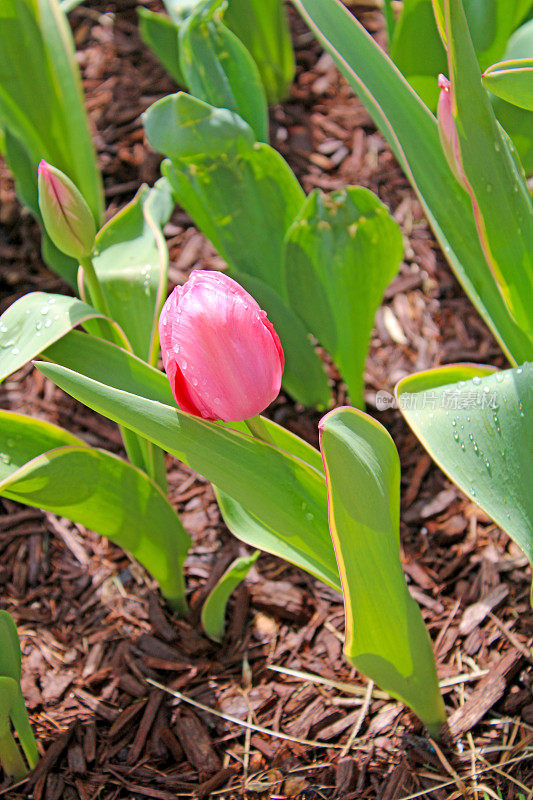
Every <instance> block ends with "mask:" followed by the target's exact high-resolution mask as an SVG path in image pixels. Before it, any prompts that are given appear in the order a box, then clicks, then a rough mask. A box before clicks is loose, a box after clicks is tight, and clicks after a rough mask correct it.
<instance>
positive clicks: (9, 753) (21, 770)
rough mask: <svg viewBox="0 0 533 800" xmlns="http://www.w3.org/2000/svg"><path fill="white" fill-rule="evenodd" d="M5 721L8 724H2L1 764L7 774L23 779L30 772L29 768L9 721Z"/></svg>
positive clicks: (0, 739) (0, 742) (0, 736)
mask: <svg viewBox="0 0 533 800" xmlns="http://www.w3.org/2000/svg"><path fill="white" fill-rule="evenodd" d="M4 722H5V723H6V724H5V726H4V724H2V726H1V727H2V728H3V731H2V733H1V734H0V764H2V767H3V769H4V772H5V773H6V775H9V776H10V777H12V778H14V779H15V780H16V781H21V780H22V779H23V778H25V777H26V775H27V774H28V768H27V766H26V764H25V763H24V759H23V758H22V755H21V752H20V750H19V748H18V746H17V743H16V742H15V739H14V737H13V734H12V733H11V730H10V728H9V722H8V721H7V720H5V721H4Z"/></svg>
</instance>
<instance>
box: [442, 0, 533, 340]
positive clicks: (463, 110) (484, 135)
mask: <svg viewBox="0 0 533 800" xmlns="http://www.w3.org/2000/svg"><path fill="white" fill-rule="evenodd" d="M445 20H446V31H447V40H448V43H449V44H448V60H449V65H450V79H451V82H452V93H453V98H454V104H455V106H456V128H457V134H458V140H459V150H460V153H461V161H462V165H463V170H464V172H465V175H466V179H467V181H468V184H469V191H470V192H471V196H472V203H473V205H474V209H475V212H476V219H477V221H478V231H479V236H480V239H481V241H482V244H483V248H484V251H485V254H486V258H487V261H488V263H489V266H490V269H491V270H492V272H493V274H494V276H495V278H496V280H497V282H498V285H499V287H500V291H501V292H502V295H503V297H504V299H505V302H506V303H507V305H508V306H509V308H510V310H511V313H512V314H513V316H514V318H515V319H516V321H517V323H518V324H519V325H520V327H521V328H522V329H523V330H524V331H525V332H527V333H528V334H529V335H530V336H531V338H532V340H533V323H532V319H531V309H532V308H533V203H532V201H531V197H530V195H529V191H528V188H527V185H526V182H525V180H524V178H523V174H521V172H520V170H519V168H518V166H517V164H516V161H515V158H514V156H513V153H512V152H511V150H510V148H509V145H508V139H507V137H506V136H505V134H504V133H503V132H502V129H501V127H500V126H499V125H498V122H497V120H496V117H495V116H494V112H493V111H492V107H491V105H490V101H489V97H488V95H487V93H486V91H485V90H484V89H483V86H482V84H481V75H480V71H479V67H478V65H477V61H476V56H475V52H474V49H473V46H472V41H471V39H470V35H469V32H468V26H467V23H466V17H465V14H464V10H463V8H462V5H461V0H445Z"/></svg>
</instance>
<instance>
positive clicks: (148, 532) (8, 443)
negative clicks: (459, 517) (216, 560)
mask: <svg viewBox="0 0 533 800" xmlns="http://www.w3.org/2000/svg"><path fill="white" fill-rule="evenodd" d="M53 428H55V426H51V425H47V426H46V429H45V428H43V423H39V422H38V421H36V420H33V419H32V418H31V417H26V416H23V415H21V414H13V413H11V412H7V411H1V412H0V433H1V434H2V440H3V442H4V444H3V446H4V450H5V452H4V454H3V455H4V458H3V459H2V472H1V474H0V494H1V495H2V496H4V497H8V498H10V499H12V500H16V501H18V502H21V503H26V504H27V505H32V506H36V507H37V508H42V509H45V510H47V511H52V512H53V513H55V514H60V515H61V516H65V517H67V518H68V519H71V520H73V521H74V522H78V523H80V524H82V525H84V526H86V527H87V528H90V529H91V530H94V531H96V532H97V533H99V534H100V535H101V536H107V537H108V538H109V539H111V540H112V541H113V542H115V543H116V544H118V545H119V546H120V547H123V548H124V549H125V550H128V551H129V552H130V553H131V554H132V555H133V556H134V557H135V558H136V559H137V560H138V561H139V562H140V563H141V564H143V565H144V566H145V567H146V569H147V570H148V571H149V572H151V574H152V575H153V577H154V578H155V579H156V580H157V581H158V583H159V585H160V587H161V591H162V592H163V594H164V595H165V597H166V598H167V600H168V601H169V602H170V603H172V604H173V605H175V606H176V607H177V608H178V609H179V610H181V611H182V612H183V611H184V610H185V609H186V602H185V587H184V582H183V562H184V560H185V557H186V555H187V551H188V549H189V544H190V537H189V535H188V534H187V533H186V532H185V530H184V528H183V526H182V525H181V522H180V521H179V519H178V516H177V514H176V513H175V511H174V509H173V508H172V506H171V505H170V503H169V502H168V500H167V498H166V497H165V496H164V494H163V493H162V492H161V490H160V489H159V487H158V486H157V485H156V484H155V483H154V482H153V481H152V480H151V479H150V478H149V477H148V476H147V475H146V474H145V473H144V472H142V471H141V470H139V469H137V468H136V467H134V466H132V465H131V464H128V463H127V462H126V461H123V460H122V459H120V458H118V457H117V456H114V455H112V454H111V453H107V452H105V451H104V450H96V449H94V448H90V447H88V446H87V445H85V444H83V443H81V444H71V443H70V441H71V440H72V439H73V438H75V437H71V436H70V434H67V433H66V431H62V430H61V429H59V428H57V429H56V430H55V431H53V430H51V429H53ZM43 433H44V435H47V436H51V437H54V436H55V437H56V439H57V440H58V441H59V440H60V439H63V440H64V442H65V444H63V445H60V444H57V445H56V447H55V449H52V450H46V451H43V450H42V449H41V448H42V447H43V444H44V443H43ZM67 443H68V444H67ZM30 447H31V448H32V450H33V455H31V456H30V460H26V459H27V458H28V449H29V448H30Z"/></svg>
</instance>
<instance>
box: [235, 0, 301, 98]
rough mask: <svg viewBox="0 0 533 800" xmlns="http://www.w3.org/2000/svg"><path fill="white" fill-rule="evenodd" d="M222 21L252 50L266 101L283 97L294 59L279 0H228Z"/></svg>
mask: <svg viewBox="0 0 533 800" xmlns="http://www.w3.org/2000/svg"><path fill="white" fill-rule="evenodd" d="M224 22H225V23H226V25H227V26H228V27H229V28H230V30H232V31H233V33H234V34H235V35H236V36H238V37H239V39H240V40H241V42H242V43H243V44H244V45H245V47H246V48H247V49H248V50H249V52H250V53H251V54H252V56H253V58H254V61H255V63H256V64H257V67H258V69H259V73H260V75H261V80H262V81H263V86H264V87H265V91H266V95H267V100H268V102H269V104H270V105H273V104H274V103H279V102H280V101H281V100H284V99H285V98H286V97H287V94H288V91H289V86H290V84H291V83H292V80H293V78H294V70H295V61H294V52H293V49H292V41H291V34H290V30H289V25H288V20H287V16H286V12H285V8H284V4H283V2H282V1H281V0H229V4H228V9H227V11H226V13H225V15H224Z"/></svg>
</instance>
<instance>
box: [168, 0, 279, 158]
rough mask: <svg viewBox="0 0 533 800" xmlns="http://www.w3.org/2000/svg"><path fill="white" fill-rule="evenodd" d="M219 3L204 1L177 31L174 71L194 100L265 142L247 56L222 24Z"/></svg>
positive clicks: (260, 92)
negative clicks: (239, 121)
mask: <svg viewBox="0 0 533 800" xmlns="http://www.w3.org/2000/svg"><path fill="white" fill-rule="evenodd" d="M223 4H225V0H204V2H202V3H200V4H199V5H198V6H197V8H196V9H195V10H194V11H193V12H192V13H191V14H190V15H189V16H188V17H187V18H186V19H185V20H184V22H183V23H182V24H181V25H180V27H179V33H178V49H179V59H180V69H181V72H182V74H183V76H184V78H185V83H186V85H187V88H188V89H189V91H190V92H191V94H193V95H194V96H195V97H197V98H199V99H200V100H205V101H206V102H207V103H210V104H211V105H213V106H217V107H219V108H228V109H229V110H230V111H235V112H236V113H237V114H239V115H240V116H241V117H242V118H243V119H244V120H246V122H247V123H248V124H249V125H250V127H251V128H252V130H253V131H254V133H255V136H256V138H257V140H258V141H260V142H266V141H268V112H267V104H266V97H265V92H264V89H263V84H262V83H261V77H260V75H259V71H258V69H257V66H256V64H255V61H254V60H253V58H252V56H251V55H250V53H249V52H248V50H247V49H246V47H245V46H244V45H243V43H242V42H241V41H240V39H239V38H238V37H237V36H235V34H234V33H232V32H231V31H230V30H229V28H227V27H226V25H224V23H223V21H222V12H221V6H222V5H223Z"/></svg>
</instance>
